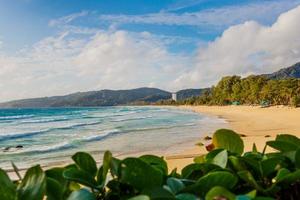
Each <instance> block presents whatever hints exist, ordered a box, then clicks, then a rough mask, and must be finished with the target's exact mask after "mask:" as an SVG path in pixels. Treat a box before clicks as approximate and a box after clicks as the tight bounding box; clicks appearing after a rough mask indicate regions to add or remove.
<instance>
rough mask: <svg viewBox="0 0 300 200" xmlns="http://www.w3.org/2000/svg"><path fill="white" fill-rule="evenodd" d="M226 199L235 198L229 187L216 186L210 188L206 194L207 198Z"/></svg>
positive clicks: (214, 199)
mask: <svg viewBox="0 0 300 200" xmlns="http://www.w3.org/2000/svg"><path fill="white" fill-rule="evenodd" d="M218 197H220V198H219V199H224V198H225V199H226V200H235V195H234V194H233V193H231V192H229V191H228V190H227V189H225V188H223V187H220V186H215V187H213V188H211V189H210V190H209V192H208V193H207V194H206V196H205V200H216V199H218Z"/></svg>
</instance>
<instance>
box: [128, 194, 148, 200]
mask: <svg viewBox="0 0 300 200" xmlns="http://www.w3.org/2000/svg"><path fill="white" fill-rule="evenodd" d="M128 200H150V197H148V196H147V195H139V196H136V197H132V198H130V199H128Z"/></svg>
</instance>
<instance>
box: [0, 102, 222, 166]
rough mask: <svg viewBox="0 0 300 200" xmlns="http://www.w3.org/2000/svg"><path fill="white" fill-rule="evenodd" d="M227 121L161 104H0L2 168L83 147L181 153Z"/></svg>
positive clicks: (49, 161) (54, 158) (64, 157)
mask: <svg viewBox="0 0 300 200" xmlns="http://www.w3.org/2000/svg"><path fill="white" fill-rule="evenodd" d="M221 127H226V123H225V122H224V120H222V119H219V118H217V117H209V116H206V115H202V114H199V113H195V112H192V111H187V110H182V109H174V108H166V107H155V106H153V107H152V106H116V107H97V108H39V109H0V168H4V169H11V161H13V162H14V163H15V164H16V165H17V166H19V167H20V168H26V167H29V166H32V165H35V164H41V165H42V166H47V165H56V164H59V163H62V162H70V161H71V160H70V156H71V155H73V154H74V153H75V152H77V151H87V152H91V153H92V154H93V155H95V159H97V160H98V161H100V160H101V157H102V153H103V152H104V151H105V150H110V151H112V152H113V154H114V155H116V156H121V155H130V154H136V153H138V152H139V153H163V154H168V153H171V152H172V153H175V152H180V151H182V150H183V149H185V148H187V147H188V146H190V147H191V146H192V145H194V144H195V143H196V141H197V140H198V139H199V138H200V137H202V136H204V134H208V133H211V132H212V131H213V130H215V129H216V128H221Z"/></svg>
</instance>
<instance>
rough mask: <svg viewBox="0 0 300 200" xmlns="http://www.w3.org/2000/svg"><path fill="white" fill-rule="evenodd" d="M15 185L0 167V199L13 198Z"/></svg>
mask: <svg viewBox="0 0 300 200" xmlns="http://www.w3.org/2000/svg"><path fill="white" fill-rule="evenodd" d="M15 197H16V186H15V185H14V184H13V182H12V181H11V180H10V179H9V177H8V175H7V174H6V172H5V171H4V170H2V169H0V199H6V200H15Z"/></svg>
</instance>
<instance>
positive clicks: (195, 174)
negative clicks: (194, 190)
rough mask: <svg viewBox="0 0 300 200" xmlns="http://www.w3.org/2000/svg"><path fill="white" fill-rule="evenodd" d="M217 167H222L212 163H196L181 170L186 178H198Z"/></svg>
mask: <svg viewBox="0 0 300 200" xmlns="http://www.w3.org/2000/svg"><path fill="white" fill-rule="evenodd" d="M215 169H220V167H219V166H217V165H214V164H210V163H202V164H198V163H194V164H190V165H187V166H186V167H184V168H183V169H182V171H181V176H182V178H184V179H191V180H198V179H199V178H200V177H202V176H203V175H204V174H207V173H208V172H210V171H212V170H215Z"/></svg>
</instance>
